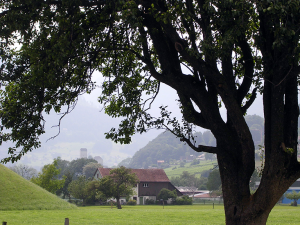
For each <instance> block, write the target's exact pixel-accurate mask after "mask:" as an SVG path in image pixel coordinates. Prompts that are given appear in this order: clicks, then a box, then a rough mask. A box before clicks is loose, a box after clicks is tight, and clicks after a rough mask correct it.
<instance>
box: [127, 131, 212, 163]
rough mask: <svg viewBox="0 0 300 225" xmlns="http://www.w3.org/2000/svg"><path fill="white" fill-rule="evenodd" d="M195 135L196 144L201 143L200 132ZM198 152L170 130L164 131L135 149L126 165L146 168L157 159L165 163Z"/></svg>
mask: <svg viewBox="0 0 300 225" xmlns="http://www.w3.org/2000/svg"><path fill="white" fill-rule="evenodd" d="M196 136H197V137H196V142H197V143H198V144H200V143H202V142H203V138H202V133H200V132H199V133H196ZM211 136H212V134H211ZM212 137H213V136H212ZM200 138H201V139H200ZM198 154H200V153H197V152H195V151H194V150H192V149H191V148H190V147H189V146H188V145H186V144H185V143H183V142H181V141H180V140H179V138H176V137H175V136H174V135H173V134H172V133H171V132H168V131H165V132H163V133H161V134H160V135H158V136H157V137H156V138H155V139H153V140H152V141H150V142H149V143H148V144H147V145H146V146H145V147H144V148H142V149H140V150H139V151H137V152H136V153H135V154H134V156H133V157H132V159H131V161H130V163H129V166H128V167H130V168H148V167H149V166H152V165H156V164H157V160H164V161H165V163H169V162H170V161H172V160H174V159H175V160H179V159H180V158H185V157H186V156H187V155H188V156H189V155H198Z"/></svg>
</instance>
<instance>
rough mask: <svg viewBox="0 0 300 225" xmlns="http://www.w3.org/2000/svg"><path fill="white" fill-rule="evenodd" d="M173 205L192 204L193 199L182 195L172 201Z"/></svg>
mask: <svg viewBox="0 0 300 225" xmlns="http://www.w3.org/2000/svg"><path fill="white" fill-rule="evenodd" d="M174 204H175V205H192V204H193V199H192V198H190V197H189V196H186V195H184V196H182V197H178V198H176V201H175V203H174Z"/></svg>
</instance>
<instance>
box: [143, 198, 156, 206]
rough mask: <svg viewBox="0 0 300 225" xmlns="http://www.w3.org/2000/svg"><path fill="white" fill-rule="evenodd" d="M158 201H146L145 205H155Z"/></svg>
mask: <svg viewBox="0 0 300 225" xmlns="http://www.w3.org/2000/svg"><path fill="white" fill-rule="evenodd" d="M155 204H156V201H155V200H153V199H146V201H145V205H155Z"/></svg>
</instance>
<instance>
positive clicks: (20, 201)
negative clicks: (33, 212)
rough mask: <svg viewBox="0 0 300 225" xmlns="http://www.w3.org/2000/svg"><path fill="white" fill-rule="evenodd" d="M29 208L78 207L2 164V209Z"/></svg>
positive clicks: (0, 188)
mask: <svg viewBox="0 0 300 225" xmlns="http://www.w3.org/2000/svg"><path fill="white" fill-rule="evenodd" d="M27 209H76V206H74V205H72V204H70V203H68V202H66V201H64V200H62V199H60V198H58V197H57V196H55V195H53V194H51V193H49V192H48V191H46V190H44V189H43V188H41V187H39V186H37V185H35V184H33V183H31V182H30V181H28V180H26V179H24V178H23V177H21V176H19V175H18V174H16V173H15V172H13V171H11V170H10V169H8V168H6V167H5V166H4V165H1V164H0V211H1V210H27Z"/></svg>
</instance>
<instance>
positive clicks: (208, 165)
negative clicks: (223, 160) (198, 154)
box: [164, 160, 217, 179]
mask: <svg viewBox="0 0 300 225" xmlns="http://www.w3.org/2000/svg"><path fill="white" fill-rule="evenodd" d="M216 165H217V161H216V160H215V161H200V164H197V165H192V166H191V163H186V164H185V166H184V167H180V166H179V165H175V166H171V167H170V168H166V169H164V171H165V172H166V174H167V176H168V178H169V179H171V177H179V176H180V175H181V174H182V172H183V171H188V172H189V173H190V174H196V176H197V177H200V173H201V172H202V171H204V170H209V169H212V168H214V166H216ZM175 167H176V168H175Z"/></svg>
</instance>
